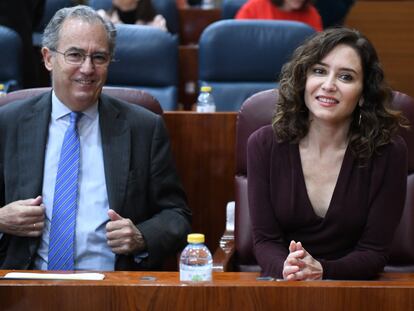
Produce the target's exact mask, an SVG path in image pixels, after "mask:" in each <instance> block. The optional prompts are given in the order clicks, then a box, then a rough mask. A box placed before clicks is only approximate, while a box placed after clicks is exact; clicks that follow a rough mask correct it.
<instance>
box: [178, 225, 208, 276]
mask: <svg viewBox="0 0 414 311" xmlns="http://www.w3.org/2000/svg"><path fill="white" fill-rule="evenodd" d="M187 242H188V245H187V246H186V247H185V248H184V250H183V251H182V253H181V257H180V281H189V282H205V281H211V278H212V277H211V275H212V271H213V259H212V257H211V253H210V251H209V250H208V248H207V246H205V245H204V234H201V233H192V234H189V235H188V236H187Z"/></svg>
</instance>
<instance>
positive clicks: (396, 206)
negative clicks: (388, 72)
mask: <svg viewBox="0 0 414 311" xmlns="http://www.w3.org/2000/svg"><path fill="white" fill-rule="evenodd" d="M374 161H375V162H374V163H373V172H372V177H371V178H372V180H371V186H370V189H369V202H368V204H369V212H368V217H367V221H366V225H365V227H364V231H363V233H362V235H361V237H360V239H359V241H358V243H357V244H356V246H355V248H354V249H353V250H352V251H351V252H350V253H348V254H347V255H345V256H343V257H341V258H339V259H337V260H324V259H320V260H319V261H320V262H321V264H322V267H323V278H324V279H370V278H373V277H375V276H376V275H377V274H378V273H380V272H382V270H383V268H384V266H385V265H386V263H387V260H388V251H389V248H390V245H391V242H392V240H393V236H394V231H395V229H396V227H397V225H398V223H399V220H400V217H401V214H402V211H403V207H404V202H405V195H406V188H407V148H406V145H405V142H404V141H403V139H402V138H401V137H397V138H396V139H395V140H393V141H392V142H391V143H390V144H389V145H388V146H387V147H386V148H385V150H383V152H382V154H381V155H380V156H378V158H377V159H376V160H374Z"/></svg>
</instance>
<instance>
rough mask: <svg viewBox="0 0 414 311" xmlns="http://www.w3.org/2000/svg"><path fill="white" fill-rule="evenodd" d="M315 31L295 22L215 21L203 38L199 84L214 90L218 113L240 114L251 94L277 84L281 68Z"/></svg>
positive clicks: (201, 40)
mask: <svg viewBox="0 0 414 311" xmlns="http://www.w3.org/2000/svg"><path fill="white" fill-rule="evenodd" d="M314 32H315V30H313V29H312V28H311V27H310V26H308V25H306V24H303V23H300V22H292V21H269V20H267V21H265V20H222V21H218V22H215V23H213V24H211V25H210V26H208V27H207V28H206V29H205V30H204V31H203V33H202V34H201V37H200V42H199V79H200V81H199V82H200V84H201V85H203V84H206V85H210V86H211V87H212V94H213V97H214V99H215V102H216V106H217V110H218V111H237V110H239V108H240V106H241V104H242V103H243V101H244V100H245V99H246V98H248V97H249V96H251V95H252V94H254V93H257V92H258V91H262V90H266V89H269V88H273V87H275V85H277V83H276V81H277V80H278V78H279V73H280V71H281V69H282V66H283V65H284V64H285V63H286V62H287V61H288V60H289V58H290V56H291V54H292V53H293V51H294V50H295V49H296V48H297V47H298V46H299V45H300V44H301V43H303V41H304V40H305V39H306V38H308V37H309V36H310V35H312V34H313V33H314Z"/></svg>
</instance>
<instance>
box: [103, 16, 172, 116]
mask: <svg viewBox="0 0 414 311" xmlns="http://www.w3.org/2000/svg"><path fill="white" fill-rule="evenodd" d="M116 29H117V32H118V34H117V38H116V47H115V56H114V62H112V63H111V64H110V65H109V71H108V80H107V85H110V86H123V87H132V88H139V89H141V90H144V91H147V92H148V93H150V94H151V95H153V96H154V97H155V98H157V99H158V101H159V102H160V104H161V106H162V108H163V110H175V109H176V108H177V85H178V65H177V64H178V42H177V38H176V37H175V36H173V35H171V34H170V33H167V32H165V31H162V30H159V29H156V28H155V27H147V26H140V25H123V24H121V25H116Z"/></svg>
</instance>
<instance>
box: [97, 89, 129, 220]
mask: <svg viewBox="0 0 414 311" xmlns="http://www.w3.org/2000/svg"><path fill="white" fill-rule="evenodd" d="M99 125H100V129H101V137H102V151H103V158H104V165H105V179H106V189H107V192H108V200H109V207H110V208H111V209H113V210H115V211H116V212H121V213H122V207H123V203H124V198H125V192H126V188H127V180H128V172H129V159H130V152H131V133H130V128H129V126H128V123H127V122H126V120H125V119H124V117H123V116H122V115H121V113H120V111H119V109H117V108H116V107H115V106H114V105H113V104H112V103H111V99H110V98H108V97H107V96H105V95H102V96H101V100H100V103H99Z"/></svg>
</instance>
